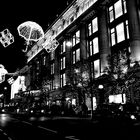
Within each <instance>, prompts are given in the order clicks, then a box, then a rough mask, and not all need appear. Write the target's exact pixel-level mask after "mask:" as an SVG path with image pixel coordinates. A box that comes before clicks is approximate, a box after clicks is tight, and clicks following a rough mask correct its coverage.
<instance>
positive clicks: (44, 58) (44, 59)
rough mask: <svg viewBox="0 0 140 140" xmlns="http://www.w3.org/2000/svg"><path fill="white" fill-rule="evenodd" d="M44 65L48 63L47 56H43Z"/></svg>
mask: <svg viewBox="0 0 140 140" xmlns="http://www.w3.org/2000/svg"><path fill="white" fill-rule="evenodd" d="M43 65H44V66H45V65H46V56H43Z"/></svg>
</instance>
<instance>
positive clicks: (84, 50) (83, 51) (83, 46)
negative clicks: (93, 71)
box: [80, 23, 88, 60]
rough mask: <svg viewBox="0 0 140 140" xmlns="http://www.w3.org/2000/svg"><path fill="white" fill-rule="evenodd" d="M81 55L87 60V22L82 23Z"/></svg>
mask: <svg viewBox="0 0 140 140" xmlns="http://www.w3.org/2000/svg"><path fill="white" fill-rule="evenodd" d="M80 50H81V51H80V55H81V59H83V60H85V59H86V58H87V53H88V52H87V44H86V26H85V23H81V30H80Z"/></svg>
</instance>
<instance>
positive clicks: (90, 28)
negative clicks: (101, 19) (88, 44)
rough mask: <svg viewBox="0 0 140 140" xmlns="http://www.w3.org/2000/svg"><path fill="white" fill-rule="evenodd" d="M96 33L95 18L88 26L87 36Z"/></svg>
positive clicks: (96, 23)
mask: <svg viewBox="0 0 140 140" xmlns="http://www.w3.org/2000/svg"><path fill="white" fill-rule="evenodd" d="M97 31H98V21H97V17H96V18H94V19H93V20H92V21H91V22H90V23H89V24H88V34H89V36H91V35H92V34H93V33H95V32H97Z"/></svg>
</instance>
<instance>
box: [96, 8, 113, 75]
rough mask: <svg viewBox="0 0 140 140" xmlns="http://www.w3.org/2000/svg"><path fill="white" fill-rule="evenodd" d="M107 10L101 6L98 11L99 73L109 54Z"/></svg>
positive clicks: (106, 63)
mask: <svg viewBox="0 0 140 140" xmlns="http://www.w3.org/2000/svg"><path fill="white" fill-rule="evenodd" d="M107 18H108V16H107V8H106V6H103V7H102V8H101V10H100V11H99V16H98V31H99V50H100V61H101V73H102V72H103V70H104V69H105V67H106V66H107V65H108V62H107V57H108V55H109V54H110V52H111V51H110V47H109V33H108V23H107Z"/></svg>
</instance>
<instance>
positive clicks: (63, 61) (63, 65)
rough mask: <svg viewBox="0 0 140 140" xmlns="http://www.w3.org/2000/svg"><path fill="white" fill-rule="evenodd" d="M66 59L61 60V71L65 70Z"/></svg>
mask: <svg viewBox="0 0 140 140" xmlns="http://www.w3.org/2000/svg"><path fill="white" fill-rule="evenodd" d="M65 60H66V59H65V57H63V58H61V60H60V61H61V70H62V69H64V68H65Z"/></svg>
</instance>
